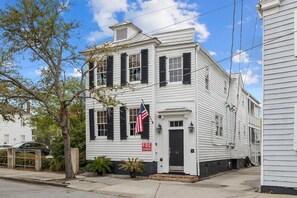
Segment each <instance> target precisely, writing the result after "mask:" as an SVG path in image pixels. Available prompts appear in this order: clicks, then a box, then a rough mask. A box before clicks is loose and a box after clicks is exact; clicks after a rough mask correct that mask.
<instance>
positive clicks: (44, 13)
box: [0, 0, 121, 179]
mask: <svg viewBox="0 0 297 198" xmlns="http://www.w3.org/2000/svg"><path fill="white" fill-rule="evenodd" d="M68 9H69V6H67V4H66V2H64V1H63V0H19V1H17V3H16V4H15V5H13V6H11V5H6V7H5V9H3V10H0V39H1V40H0V42H1V43H0V46H2V49H1V50H0V56H1V57H0V83H1V89H0V105H1V106H3V107H7V106H13V107H15V108H13V111H3V110H5V108H2V107H1V108H0V111H2V112H1V114H3V115H7V114H14V113H16V112H17V111H16V110H18V109H20V107H21V106H22V105H23V104H24V103H26V102H27V101H29V100H30V101H31V102H32V104H34V105H37V106H40V107H42V108H43V110H44V111H45V112H47V114H48V115H49V116H50V117H51V118H52V119H53V120H54V121H55V123H56V124H57V126H59V128H60V130H61V133H62V138H63V144H64V155H65V156H64V158H65V173H66V179H71V178H74V177H75V176H74V174H73V170H72V166H71V155H70V137H69V134H70V116H71V115H70V111H69V108H70V106H71V104H73V102H74V101H75V100H76V99H78V98H86V97H92V98H94V99H96V100H97V101H98V102H100V103H102V104H104V105H116V104H119V103H120V102H119V101H118V100H117V99H116V98H115V96H114V95H112V94H111V92H112V91H113V90H115V89H119V88H121V87H120V86H116V85H115V86H113V87H108V88H105V87H101V88H99V89H91V90H89V88H86V87H85V86H84V82H85V77H86V75H87V74H88V72H89V70H88V69H87V68H85V66H86V65H87V63H88V62H91V61H94V58H95V57H94V54H100V55H101V56H100V57H104V56H107V55H108V54H110V53H112V52H115V51H116V50H117V49H118V48H119V47H114V46H110V45H109V44H105V45H101V46H100V48H99V47H95V46H94V47H92V48H89V50H88V53H87V54H88V56H87V57H88V58H87V60H85V58H83V57H82V56H81V55H80V54H79V53H78V52H77V50H76V47H75V46H74V45H73V44H72V43H71V39H72V38H73V37H72V36H73V35H74V33H75V30H77V28H78V27H79V25H78V23H77V22H75V21H72V20H69V19H67V20H66V19H65V13H67V11H69V10H68ZM21 54H23V55H25V56H28V57H29V58H30V61H31V62H36V63H37V64H40V63H43V64H44V65H45V67H44V69H43V70H41V74H40V78H39V79H36V80H34V79H30V77H28V76H26V75H23V74H22V73H21V72H20V69H21V68H22V66H16V65H14V66H13V67H11V66H7V65H8V63H10V62H13V58H14V57H16V56H17V55H21ZM78 65H79V67H78ZM96 67H97V66H96V65H95V66H94V67H93V68H92V70H94V69H95V68H96ZM69 68H72V69H73V68H77V69H78V71H79V72H80V73H81V79H80V81H79V83H78V82H77V81H73V82H71V81H70V83H69V80H70V78H71V77H69V75H67V71H69ZM66 82H68V83H66ZM57 104H58V105H57Z"/></svg>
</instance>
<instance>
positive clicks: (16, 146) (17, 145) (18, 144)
mask: <svg viewBox="0 0 297 198" xmlns="http://www.w3.org/2000/svg"><path fill="white" fill-rule="evenodd" d="M23 144H24V142H20V143H17V144H15V145H13V146H12V147H13V148H18V147H20V146H22V145H23Z"/></svg>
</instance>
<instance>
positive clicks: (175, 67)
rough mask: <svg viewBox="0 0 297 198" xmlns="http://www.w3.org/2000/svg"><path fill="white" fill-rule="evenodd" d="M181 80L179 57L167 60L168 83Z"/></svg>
mask: <svg viewBox="0 0 297 198" xmlns="http://www.w3.org/2000/svg"><path fill="white" fill-rule="evenodd" d="M182 80H183V69H182V60H181V57H175V58H169V82H179V81H182Z"/></svg>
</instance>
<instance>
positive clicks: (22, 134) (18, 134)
mask: <svg viewBox="0 0 297 198" xmlns="http://www.w3.org/2000/svg"><path fill="white" fill-rule="evenodd" d="M27 105H28V104H27ZM29 117H30V106H29V105H28V107H27V111H26V112H25V111H24V112H23V113H22V116H19V115H15V116H14V121H7V120H4V119H3V118H2V117H1V116H0V144H5V145H13V144H16V143H19V142H23V141H31V140H32V128H31V127H30V125H29V124H28V119H29Z"/></svg>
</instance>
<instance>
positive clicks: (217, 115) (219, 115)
mask: <svg viewBox="0 0 297 198" xmlns="http://www.w3.org/2000/svg"><path fill="white" fill-rule="evenodd" d="M216 117H218V118H220V117H221V118H222V123H221V125H220V124H219V125H217V123H216ZM217 126H219V127H222V135H220V134H219V132H218V135H217ZM215 136H216V137H218V138H223V137H224V116H223V115H221V114H218V113H216V114H215Z"/></svg>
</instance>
